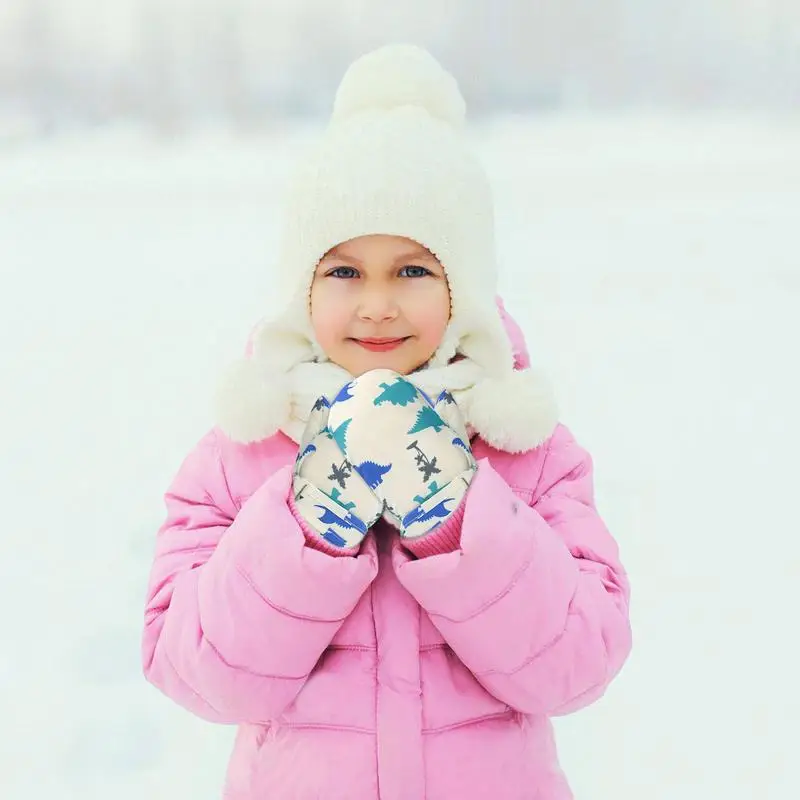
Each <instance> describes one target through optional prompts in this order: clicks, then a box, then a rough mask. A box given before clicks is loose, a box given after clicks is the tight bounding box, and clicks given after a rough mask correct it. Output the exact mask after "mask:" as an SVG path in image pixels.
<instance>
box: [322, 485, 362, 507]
mask: <svg viewBox="0 0 800 800" xmlns="http://www.w3.org/2000/svg"><path fill="white" fill-rule="evenodd" d="M328 496H329V497H330V498H331V500H333V501H335V502H336V503H338V504H339V505H340V506H341V507H342V508H345V509H347V510H348V511H352V510H353V509H354V508H355V507H356V504H355V503H348V502H346V501H345V499H344V497H342V493H341V491H340V490H339V489H338V488H337V487H336V486H334V487H333V489H331V493H330V495H328Z"/></svg>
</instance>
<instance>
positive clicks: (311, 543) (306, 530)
mask: <svg viewBox="0 0 800 800" xmlns="http://www.w3.org/2000/svg"><path fill="white" fill-rule="evenodd" d="M286 502H287V504H288V506H289V510H290V511H291V512H292V515H293V516H294V518H295V520H296V521H297V524H298V525H299V526H300V529H301V530H302V531H303V535H304V536H305V538H306V545H308V547H310V548H312V549H313V550H319V551H320V552H322V553H327V554H328V555H329V556H355V555H358V551H359V549H360V547H361V543H360V542H359V543H358V544H355V545H353V546H352V547H334V545H332V544H330V543H329V542H328V541H326V540H325V539H323V538H322V536H320V535H319V534H318V533H317V532H316V531H315V530H314V529H313V528H312V527H311V526H310V525H309V524H308V522H306V519H305V517H304V516H303V513H302V511H300V509H299V508H298V507H297V505H296V504H295V502H294V492H293V491H292V490H291V489H290V490H289V496H288V497H287V499H286Z"/></svg>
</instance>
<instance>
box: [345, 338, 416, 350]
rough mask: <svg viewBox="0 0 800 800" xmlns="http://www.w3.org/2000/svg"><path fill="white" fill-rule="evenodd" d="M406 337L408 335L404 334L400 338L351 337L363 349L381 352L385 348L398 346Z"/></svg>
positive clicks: (392, 348) (390, 348) (391, 348)
mask: <svg viewBox="0 0 800 800" xmlns="http://www.w3.org/2000/svg"><path fill="white" fill-rule="evenodd" d="M408 338H410V337H408V336H404V337H403V338H401V339H373V338H369V339H353V341H354V342H355V343H356V344H359V345H361V346H362V347H363V348H364V349H365V350H372V351H374V352H383V351H385V350H394V348H395V347H399V346H400V345H401V344H403V342H404V341H405V340H406V339H408Z"/></svg>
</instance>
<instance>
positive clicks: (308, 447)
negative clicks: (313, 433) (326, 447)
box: [297, 444, 317, 461]
mask: <svg viewBox="0 0 800 800" xmlns="http://www.w3.org/2000/svg"><path fill="white" fill-rule="evenodd" d="M316 450H317V448H316V446H315V445H313V444H307V445H306V447H305V450H303V451H302V452H301V453H300V454H299V455H298V456H297V460H298V461H302V460H303V459H304V458H305V457H306V456H307V455H308V454H309V453H315V452H316Z"/></svg>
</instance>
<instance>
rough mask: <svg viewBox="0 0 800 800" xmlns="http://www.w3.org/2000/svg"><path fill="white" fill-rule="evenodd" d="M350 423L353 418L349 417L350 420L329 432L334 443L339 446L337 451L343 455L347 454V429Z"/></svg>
mask: <svg viewBox="0 0 800 800" xmlns="http://www.w3.org/2000/svg"><path fill="white" fill-rule="evenodd" d="M352 421H353V418H352V417H350V419H346V420H345V421H344V422H343V423H342V424H341V425H339V427H338V428H336V430H334V431H331V435H332V436H333V439H334V441H335V442H336V444H338V445H339V449H340V450H341V451H342V452H343V453H346V452H347V429H348V427H349V426H350V423H351V422H352Z"/></svg>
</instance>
